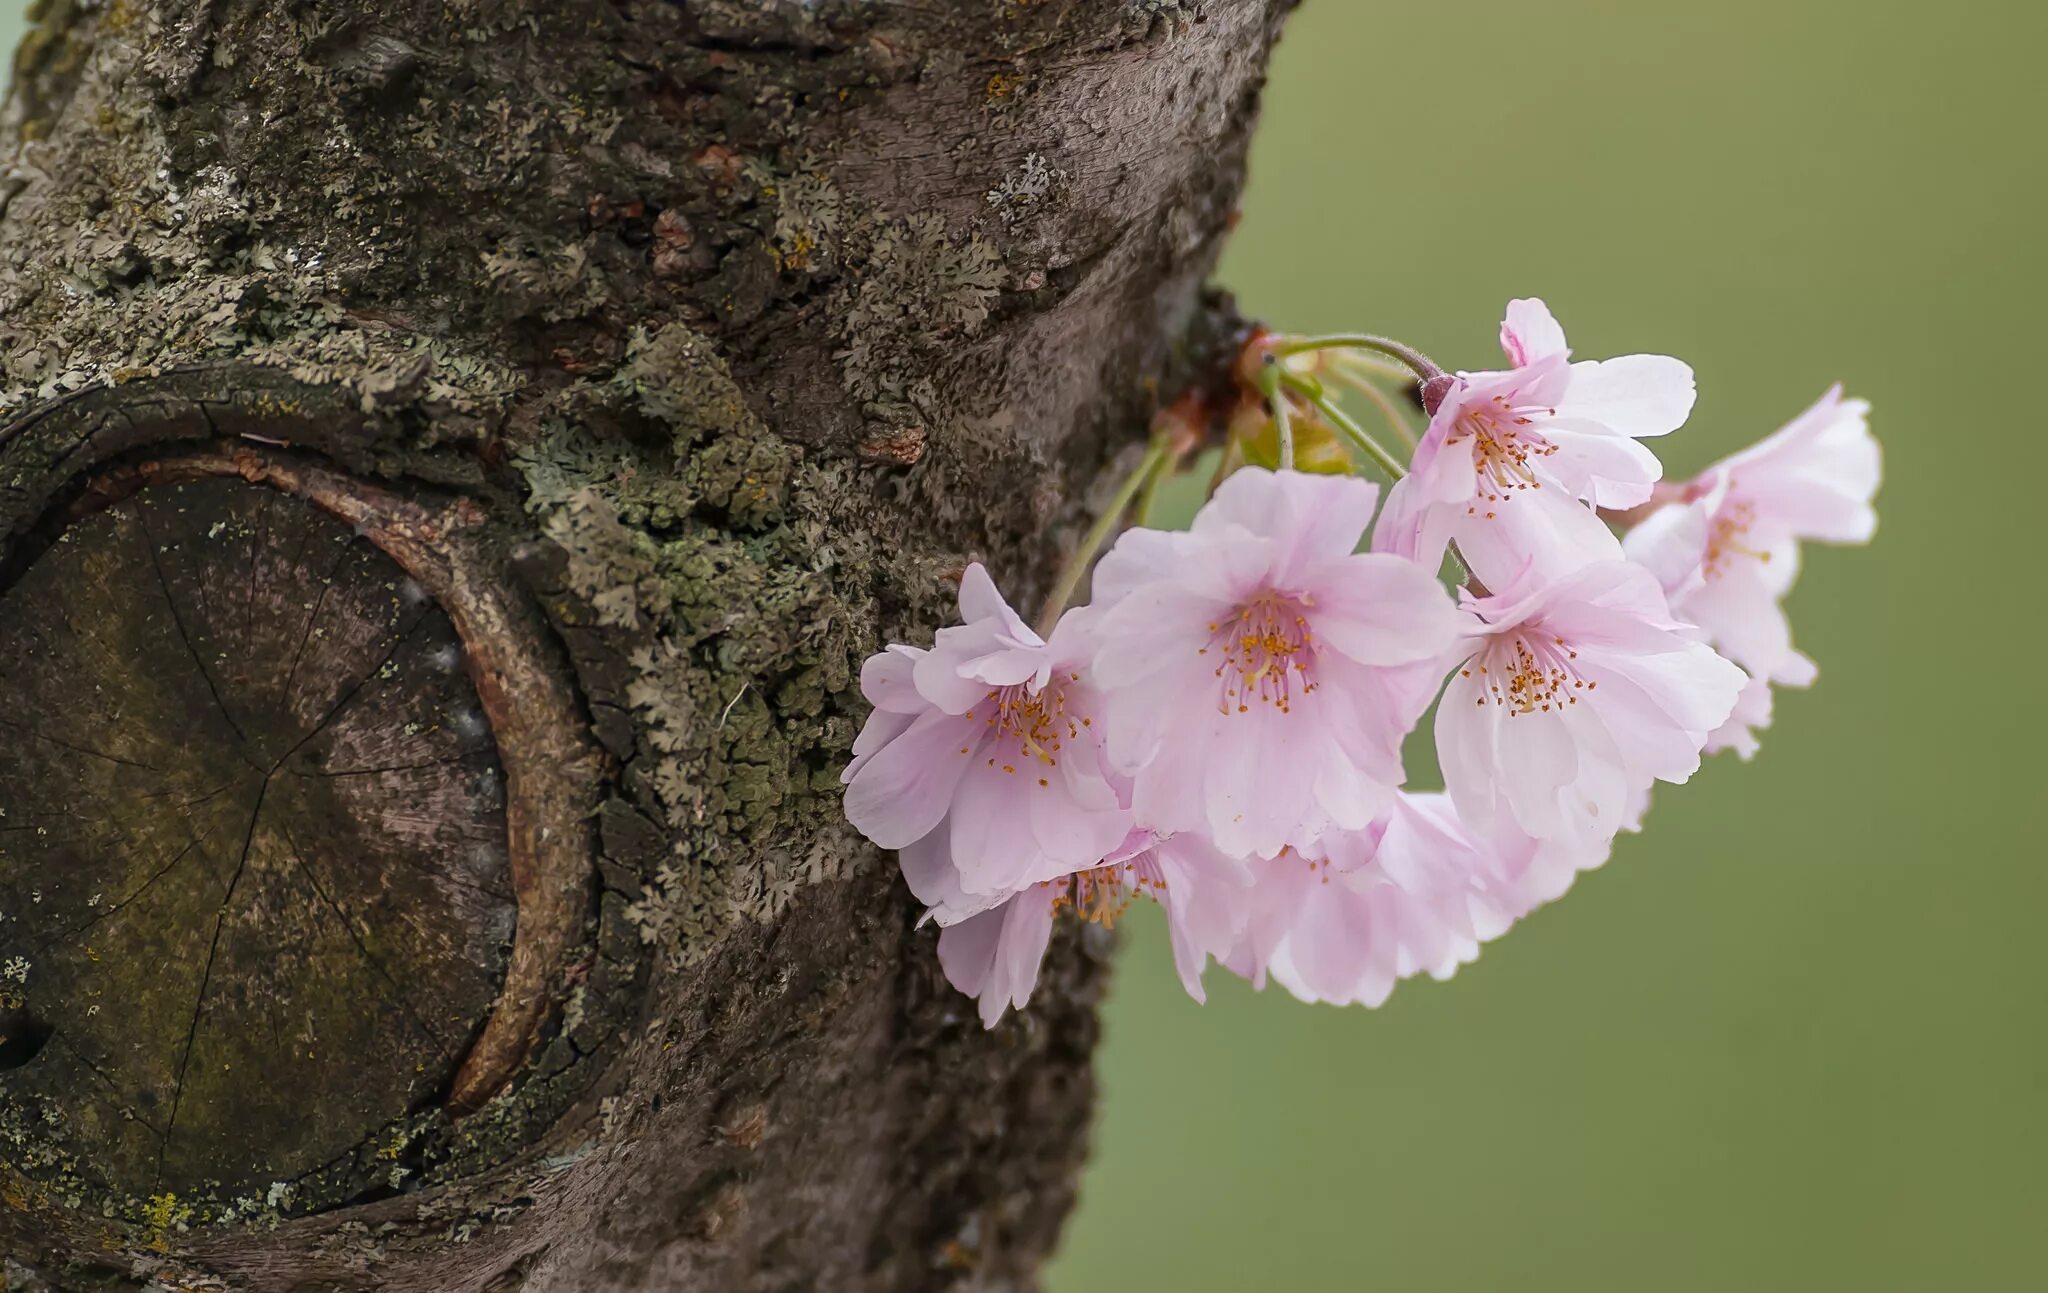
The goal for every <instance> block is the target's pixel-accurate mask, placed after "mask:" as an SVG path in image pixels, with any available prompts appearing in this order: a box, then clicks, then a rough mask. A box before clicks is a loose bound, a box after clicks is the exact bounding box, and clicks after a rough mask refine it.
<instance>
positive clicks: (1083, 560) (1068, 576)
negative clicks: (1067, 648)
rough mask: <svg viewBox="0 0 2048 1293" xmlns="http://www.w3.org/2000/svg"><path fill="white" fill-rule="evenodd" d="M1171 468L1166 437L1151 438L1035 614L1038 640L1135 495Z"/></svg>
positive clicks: (1049, 631)
mask: <svg viewBox="0 0 2048 1293" xmlns="http://www.w3.org/2000/svg"><path fill="white" fill-rule="evenodd" d="M1172 464H1173V451H1172V449H1171V448H1170V447H1169V446H1168V445H1167V443H1166V437H1165V436H1154V437H1153V438H1152V445H1151V447H1150V448H1148V449H1147V450H1145V456H1144V457H1143V458H1141V459H1139V460H1138V465H1137V467H1136V468H1135V469H1134V470H1133V471H1132V472H1131V474H1130V475H1129V476H1126V477H1125V478H1124V483H1123V484H1122V485H1121V486H1119V487H1118V488H1117V491H1116V497H1115V498H1114V499H1112V500H1110V504H1109V508H1108V510H1106V511H1104V512H1103V514H1102V515H1101V516H1099V517H1097V518H1096V520H1095V524H1094V525H1093V526H1092V527H1090V528H1089V530H1088V533H1087V535H1086V537H1084V538H1083V539H1082V540H1081V546H1080V547H1078V548H1076V549H1074V555H1073V556H1071V557H1068V558H1067V564H1066V566H1065V568H1063V569H1062V570H1061V571H1060V580H1059V582H1058V583H1057V584H1055V585H1053V590H1052V594H1051V595H1050V596H1048V597H1047V598H1046V599H1045V607H1044V609H1043V610H1041V611H1040V612H1039V613H1038V633H1039V636H1041V637H1046V638H1050V637H1051V636H1052V630H1053V626H1054V625H1056V624H1058V623H1059V622H1060V616H1061V614H1063V613H1064V612H1065V611H1066V609H1067V603H1068V602H1069V601H1071V600H1073V596H1074V590H1075V589H1077V588H1079V587H1080V586H1081V580H1082V579H1083V578H1085V577H1086V576H1087V574H1088V570H1089V567H1091V566H1093V565H1094V564H1095V554H1096V553H1097V552H1099V551H1101V550H1102V545H1103V544H1105V543H1107V542H1109V539H1110V536H1111V535H1113V534H1115V533H1116V531H1117V522H1118V521H1120V520H1122V519H1123V514H1124V513H1125V512H1126V511H1128V510H1130V506H1131V500H1133V499H1135V498H1136V497H1138V493H1139V491H1141V490H1144V489H1146V488H1147V486H1148V485H1149V484H1150V482H1151V481H1152V480H1153V478H1154V477H1164V476H1165V475H1166V469H1167V468H1168V467H1170V466H1172Z"/></svg>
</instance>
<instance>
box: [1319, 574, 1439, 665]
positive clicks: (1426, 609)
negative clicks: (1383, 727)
mask: <svg viewBox="0 0 2048 1293" xmlns="http://www.w3.org/2000/svg"><path fill="white" fill-rule="evenodd" d="M1304 586H1305V588H1306V590H1307V591H1308V593H1309V595H1310V596H1311V598H1312V599H1313V603H1314V621H1313V624H1312V626H1311V627H1312V628H1313V630H1314V633H1315V636H1316V638H1317V640H1318V641H1320V642H1321V643H1322V644H1324V645H1325V646H1328V647H1330V648H1331V649H1332V650H1336V651H1341V652H1343V653H1344V654H1345V655H1347V656H1349V657H1351V658H1352V659H1353V660H1356V661H1357V662H1359V663H1360V664H1372V665H1397V664H1409V663H1412V662H1414V661H1417V660H1425V659H1429V658H1431V657H1433V656H1437V655H1441V654H1442V653H1443V652H1444V651H1445V650H1446V649H1448V648H1449V647H1450V645H1451V643H1452V642H1454V641H1455V640H1456V639H1457V636H1458V633H1459V630H1460V627H1461V624H1462V621H1461V619H1460V617H1459V615H1458V611H1457V608H1456V607H1455V606H1454V605H1453V604H1452V602H1451V598H1450V595H1449V594H1448V593H1446V592H1445V591H1444V588H1443V586H1442V585H1441V584H1439V583H1437V581H1436V576H1435V574H1434V572H1433V571H1428V570H1424V569H1423V568H1422V567H1420V566H1418V565H1416V564H1414V563H1413V562H1410V561H1404V560H1402V559H1401V558H1399V557H1392V556H1386V555H1383V554H1369V555H1364V556H1345V557H1338V558H1335V559H1334V560H1330V561H1325V562H1324V563H1322V564H1321V565H1318V566H1316V567H1314V568H1313V569H1311V570H1310V571H1309V572H1308V573H1307V575H1306V578H1305V580H1304Z"/></svg>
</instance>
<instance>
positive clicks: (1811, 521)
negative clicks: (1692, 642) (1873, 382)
mask: <svg viewBox="0 0 2048 1293" xmlns="http://www.w3.org/2000/svg"><path fill="white" fill-rule="evenodd" d="M1869 412H1870V405H1869V404H1868V403H1867V402H1866V401H1864V400H1850V399H1843V398H1842V389H1841V387H1839V386H1837V387H1834V388H1833V389H1831V390H1829V391H1828V392H1827V394H1825V395H1823V396H1821V398H1820V400H1819V401H1818V402H1816V403H1815V404H1814V405H1813V406H1812V407H1811V408H1809V409H1807V410H1806V411H1805V412H1804V413H1801V414H1800V415H1799V416H1798V417H1797V418H1794V419H1793V420H1792V421H1791V422H1789V423H1787V424H1786V425H1785V426H1784V427H1783V428H1782V429H1780V430H1779V431H1777V432H1775V433H1774V434H1772V435H1771V436H1769V437H1768V438H1766V439H1764V440H1762V441H1760V442H1758V443H1757V444H1754V445H1752V446H1750V447H1749V448H1747V449H1744V450H1743V451H1742V452H1740V453H1738V454H1735V455H1734V456H1733V457H1730V458H1727V459H1724V460H1723V461H1721V462H1719V463H1716V464H1715V465H1714V466H1712V467H1709V468H1708V469H1707V470H1706V471H1704V472H1702V473H1701V474H1700V475H1699V476H1698V477H1697V478H1696V479H1694V480H1693V481H1692V483H1691V484H1690V485H1687V486H1686V487H1685V488H1684V490H1683V491H1682V493H1683V498H1682V500H1681V501H1677V502H1672V503H1669V504H1666V505H1665V506H1663V507H1661V508H1659V509H1657V510H1656V511H1655V512H1652V513H1651V514H1650V515H1649V517H1647V518H1646V519H1645V520H1644V521H1643V522H1642V523H1641V524H1640V525H1638V526H1636V527H1635V528H1634V529H1633V530H1631V531H1630V532H1629V535H1628V539H1627V543H1626V551H1627V553H1628V555H1629V558H1630V559H1631V560H1633V561H1636V562H1638V563H1639V564H1641V565H1644V566H1646V567H1648V568H1649V569H1650V570H1651V571H1652V573H1654V574H1655V575H1656V576H1657V578H1658V581H1659V582H1660V583H1662V584H1663V585H1664V589H1665V592H1666V594H1667V595H1668V596H1669V598H1670V600H1671V607H1672V610H1673V611H1674V612H1675V613H1677V614H1678V615H1679V616H1680V617H1682V618H1684V619H1687V620H1690V621H1691V622H1693V623H1695V624H1697V625H1698V626H1699V627H1700V629H1701V631H1703V632H1704V633H1705V634H1706V635H1707V637H1708V640H1709V641H1711V642H1712V643H1713V644H1714V645H1715V646H1716V647H1718V648H1719V649H1720V650H1721V652H1722V653H1723V654H1725V655H1727V656H1728V657H1729V658H1730V659H1732V660H1734V661H1735V662H1736V663H1737V664H1739V665H1741V666H1742V667H1743V668H1744V669H1746V670H1748V671H1749V672H1750V673H1751V674H1753V675H1755V676H1756V677H1758V678H1760V679H1763V680H1766V681H1768V682H1772V683H1776V684H1779V685H1781V686H1791V687H1804V686H1806V685H1807V684H1809V683H1811V682H1812V681H1813V678H1814V674H1815V669H1814V664H1813V661H1812V660H1810V659H1808V658H1807V657H1806V656H1805V655H1802V654H1801V653H1800V652H1799V651H1798V650H1797V649H1795V648H1794V647H1793V645H1792V628H1791V624H1790V623H1789V622H1788V621H1787V620H1786V618H1785V611H1784V607H1783V606H1782V605H1781V602H1782V600H1783V598H1784V596H1785V594H1786V593H1787V592H1788V591H1790V589H1791V587H1792V582H1793V580H1794V579H1795V578H1796V577H1797V575H1798V573H1799V541H1800V540H1802V539H1817V540H1822V541H1825V542H1829V543H1863V542H1866V541H1868V540H1869V538H1870V536H1871V534H1872V533H1873V532H1875V530H1876V528H1877V513H1876V511H1875V510H1874V509H1873V508H1872V507H1871V499H1872V498H1873V497H1874V496H1875V495H1876V493H1877V486H1878V480H1879V477H1880V476H1881V474H1882V465H1881V462H1880V458H1879V452H1878V446H1877V441H1876V440H1875V439H1874V438H1872V436H1871V434H1870V427H1869V421H1868V416H1869ZM1748 708H1749V713H1750V719H1749V721H1748V723H1747V726H1748V727H1763V726H1768V724H1769V721H1770V709H1769V694H1768V692H1764V693H1761V696H1760V699H1759V698H1752V700H1751V702H1750V705H1749V707H1748ZM1759 718H1760V721H1758V720H1759ZM1730 743H1731V744H1733V745H1735V746H1736V747H1737V748H1741V746H1742V741H1740V740H1733V741H1731V742H1730ZM1749 748H1750V749H1752V750H1753V749H1754V741H1753V738H1752V739H1751V740H1750V741H1749Z"/></svg>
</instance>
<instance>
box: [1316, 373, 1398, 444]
mask: <svg viewBox="0 0 2048 1293" xmlns="http://www.w3.org/2000/svg"><path fill="white" fill-rule="evenodd" d="M1330 376H1331V379H1332V380H1334V381H1336V382H1339V383H1341V384H1342V385H1343V386H1345V387H1346V388H1348V389H1350V390H1354V391H1357V392H1358V393H1359V394H1360V395H1363V396H1365V398H1366V399H1367V400H1368V401H1370V402H1371V404H1372V406H1373V407H1374V408H1376V409H1378V410H1379V412H1380V418H1381V420H1382V421H1384V422H1385V423H1386V424H1387V429H1388V430H1390V431H1392V432H1393V433H1394V435H1395V436H1396V437H1397V438H1398V439H1399V440H1400V441H1401V443H1402V444H1404V445H1406V446H1407V447H1408V449H1409V451H1410V452H1413V451H1414V449H1415V432H1414V430H1413V428H1411V427H1410V426H1409V425H1408V419H1406V418H1404V417H1402V416H1401V410H1400V409H1398V408H1396V407H1395V406H1394V401H1393V400H1391V399H1389V398H1388V397H1387V393H1386V392H1385V391H1383V390H1381V389H1380V388H1379V387H1377V386H1375V385H1373V384H1372V383H1371V382H1369V381H1367V380H1366V379H1365V378H1363V377H1361V376H1359V375H1358V374H1357V373H1348V372H1345V371H1344V370H1342V369H1338V370H1337V371H1335V372H1333V373H1331V374H1330ZM1403 376H1406V374H1403Z"/></svg>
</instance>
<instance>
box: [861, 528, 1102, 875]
mask: <svg viewBox="0 0 2048 1293" xmlns="http://www.w3.org/2000/svg"><path fill="white" fill-rule="evenodd" d="M960 615H961V618H962V619H963V620H964V621H965V623H963V624H961V625H959V626H957V627H953V628H947V629H941V630H940V631H939V634H938V639H937V641H936V642H935V643H934V645H933V646H932V649H931V650H929V651H920V650H918V649H917V648H915V647H907V646H892V647H890V648H889V649H888V650H886V651H883V652H881V653H880V654H878V655H875V656H872V657H870V658H869V659H868V661H867V664H866V665H865V666H864V667H863V668H862V670H861V690H862V692H863V694H864V695H866V697H867V699H868V701H869V703H871V704H872V705H873V706H874V707H875V708H874V713H873V715H872V716H871V717H870V718H869V720H868V723H867V725H866V726H865V727H864V728H863V729H862V731H861V733H860V736H859V738H858V739H857V740H856V741H855V743H854V758H853V761H852V763H851V764H849V765H848V767H847V769H846V773H845V775H844V777H843V778H842V780H844V781H845V783H846V800H845V810H846V816H847V819H848V820H849V821H851V822H852V823H853V825H854V826H855V827H856V828H857V829H858V830H859V831H860V832H861V833H862V834H864V835H866V836H867V837H868V838H869V839H870V840H873V841H874V842H875V843H876V844H879V845H881V846H882V847H883V848H893V849H906V848H909V847H911V846H913V845H919V844H928V845H929V846H930V847H933V848H937V849H939V850H940V851H941V852H942V853H943V856H944V857H945V859H946V861H947V864H948V865H949V866H951V867H953V868H954V869H955V870H956V871H957V873H958V884H959V887H960V889H961V890H962V891H963V892H965V893H969V894H983V895H997V896H1000V895H1003V894H1007V893H1010V892H1013V891H1015V890H1018V889H1021V888H1023V887H1024V886H1026V885H1029V884H1031V883H1033V882H1036V881H1039V880H1049V879H1052V878H1054V877H1056V876H1062V875H1066V874H1068V873H1070V872H1074V871H1082V870H1086V869H1088V868H1090V867H1093V866H1096V865H1098V864H1099V863H1100V862H1101V861H1102V859H1103V857H1104V856H1105V855H1107V854H1108V853H1109V852H1110V851H1111V850H1112V849H1114V848H1116V847H1117V845H1118V844H1119V843H1120V842H1121V841H1122V840H1123V839H1124V837H1125V836H1126V835H1127V834H1128V833H1129V830H1130V825H1131V816H1130V812H1129V811H1128V809H1127V808H1126V807H1125V803H1124V800H1123V799H1122V798H1121V797H1120V796H1119V794H1118V792H1117V791H1116V789H1114V788H1113V787H1112V786H1111V785H1110V783H1109V780H1108V778H1107V775H1106V773H1105V771H1104V769H1103V766H1102V761H1101V737H1100V734H1099V729H1098V728H1097V727H1096V726H1095V723H1096V718H1095V715H1096V714H1097V713H1098V712H1099V711H1100V698H1099V697H1098V696H1097V695H1096V693H1095V691H1094V689H1093V688H1092V687H1091V686H1090V685H1089V683H1088V681H1087V679H1086V676H1085V671H1086V669H1087V662H1088V660H1089V658H1090V657H1091V656H1092V655H1093V654H1094V641H1093V639H1092V637H1091V636H1090V635H1089V633H1088V631H1087V628H1086V626H1085V624H1084V622H1083V621H1084V617H1083V616H1082V615H1080V614H1079V613H1078V612H1076V613H1070V614H1069V615H1067V616H1066V617H1064V618H1063V619H1062V620H1061V621H1060V623H1059V625H1058V626H1057V627H1056V628H1055V629H1054V630H1053V634H1052V639H1051V640H1050V641H1045V640H1042V639H1041V638H1040V637H1039V636H1038V635H1037V634H1036V633H1034V632H1032V630H1031V629H1030V628H1029V627H1028V626H1027V625H1026V624H1025V623H1024V621H1023V620H1021V619H1019V618H1018V616H1017V614H1016V612H1015V611H1013V610H1011V609H1010V607H1009V604H1008V603H1006V602H1005V601H1004V600H1003V598H1002V595H1001V594H1000V593H998V592H997V591H996V588H995V584H994V582H993V581H991V580H990V579H989V577H988V572H987V571H985V570H983V569H982V568H981V567H980V566H979V565H973V566H969V567H968V568H967V573H966V575H965V577H964V578H963V579H962V580H961V584H960ZM942 827H943V832H942V833H940V834H938V836H937V838H936V839H934V838H933V836H934V833H935V832H940V831H941V828H942Z"/></svg>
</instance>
